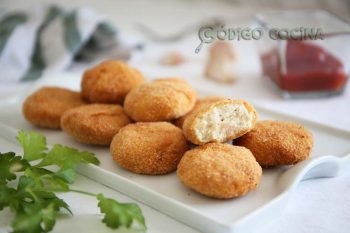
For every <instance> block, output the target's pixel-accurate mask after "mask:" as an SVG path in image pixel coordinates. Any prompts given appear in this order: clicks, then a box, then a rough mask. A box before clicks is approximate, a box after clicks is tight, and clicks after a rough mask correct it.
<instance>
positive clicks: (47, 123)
mask: <svg viewBox="0 0 350 233" xmlns="http://www.w3.org/2000/svg"><path fill="white" fill-rule="evenodd" d="M83 104H85V102H84V101H83V100H82V99H81V95H80V93H78V92H75V91H71V90H68V89H65V88H60V87H42V88H40V89H39V90H37V91H36V92H34V93H33V94H31V95H30V96H28V97H27V98H26V100H25V101H24V102H23V106H22V112H23V115H24V117H25V118H26V120H27V121H29V122H30V123H32V124H33V125H36V126H39V127H43V128H51V129H59V128H60V120H61V116H62V114H63V113H64V112H65V111H67V110H69V109H71V108H75V107H77V106H80V105H83Z"/></svg>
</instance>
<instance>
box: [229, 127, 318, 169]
mask: <svg viewBox="0 0 350 233" xmlns="http://www.w3.org/2000/svg"><path fill="white" fill-rule="evenodd" d="M234 143H235V144H236V145H240V146H244V147H247V148H248V149H250V150H251V151H252V153H253V155H254V156H255V158H256V160H257V161H258V162H259V164H260V165H261V166H278V165H292V164H295V163H298V162H300V161H303V160H305V159H307V158H309V156H310V154H311V150H312V147H313V136H312V134H311V132H310V131H309V130H307V129H306V128H304V127H303V126H302V125H300V124H297V123H291V122H282V121H260V122H258V123H257V124H256V126H255V128H254V129H253V130H252V131H250V132H249V133H247V134H245V135H244V136H242V137H240V138H237V139H236V140H235V141H234Z"/></svg>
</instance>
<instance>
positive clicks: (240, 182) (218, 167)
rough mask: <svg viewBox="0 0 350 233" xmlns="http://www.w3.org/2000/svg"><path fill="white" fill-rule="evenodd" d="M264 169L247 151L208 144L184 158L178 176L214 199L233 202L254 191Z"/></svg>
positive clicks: (186, 154)
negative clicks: (228, 199)
mask: <svg viewBox="0 0 350 233" xmlns="http://www.w3.org/2000/svg"><path fill="white" fill-rule="evenodd" d="M261 175H262V169H261V167H260V165H259V164H258V163H257V162H256V160H255V158H254V156H253V154H252V153H251V152H250V151H249V150H248V149H246V148H245V147H240V146H232V145H229V144H221V143H208V144H205V145H202V146H199V147H196V148H195V149H192V150H189V151H187V152H186V153H185V155H184V156H183V157H182V159H181V161H180V163H179V165H178V168H177V176H178V177H179V178H180V180H181V181H182V182H183V183H184V184H185V185H186V186H188V187H189V188H191V189H194V190H195V191H197V192H199V193H202V194H204V195H206V196H209V197H214V198H225V199H226V198H233V197H238V196H242V195H244V194H246V193H248V192H249V191H252V190H254V189H255V188H256V187H257V185H258V184H259V182H260V178H261Z"/></svg>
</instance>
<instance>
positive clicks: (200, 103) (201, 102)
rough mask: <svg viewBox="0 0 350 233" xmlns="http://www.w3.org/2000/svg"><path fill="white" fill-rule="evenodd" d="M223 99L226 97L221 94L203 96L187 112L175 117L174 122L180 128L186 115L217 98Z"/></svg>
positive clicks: (213, 101) (193, 112)
mask: <svg viewBox="0 0 350 233" xmlns="http://www.w3.org/2000/svg"><path fill="white" fill-rule="evenodd" d="M224 99H226V98H224V97H221V96H208V97H205V98H202V99H198V100H197V102H196V104H195V105H194V107H193V109H192V110H191V111H190V112H188V113H187V114H186V115H184V116H182V117H180V118H178V119H176V120H175V122H174V124H175V125H176V126H177V127H180V128H182V126H183V124H184V121H185V119H186V118H187V117H189V116H190V115H192V114H196V113H197V112H198V110H199V109H200V108H202V107H203V106H205V105H207V104H211V103H215V102H217V101H219V100H224Z"/></svg>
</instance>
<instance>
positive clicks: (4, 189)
mask: <svg viewBox="0 0 350 233" xmlns="http://www.w3.org/2000/svg"><path fill="white" fill-rule="evenodd" d="M17 140H18V142H19V143H20V144H21V145H22V147H23V153H24V154H23V158H22V157H20V156H16V155H15V153H13V152H9V153H5V154H1V153H0V211H1V210H2V209H4V208H6V207H9V208H10V210H11V211H12V212H14V213H15V219H14V221H13V222H12V229H13V232H14V233H42V232H49V231H51V230H52V229H53V227H54V225H55V222H56V216H57V213H58V212H59V211H60V210H61V209H65V210H67V211H68V212H69V213H71V214H72V212H71V211H70V209H69V206H68V204H67V203H66V202H64V201H63V200H62V199H60V198H58V197H57V196H56V195H55V192H68V191H75V192H78V193H84V194H88V195H92V196H96V194H93V193H90V192H87V191H81V190H73V189H69V184H71V183H73V182H74V179H75V176H76V173H75V170H74V168H75V167H76V166H77V165H78V164H87V163H93V164H99V160H98V159H97V158H96V157H95V155H94V154H93V153H90V152H87V151H78V150H76V149H74V148H70V147H65V146H62V145H54V146H53V147H52V148H51V149H50V150H49V151H48V149H47V145H46V138H45V137H44V136H43V135H41V134H39V133H35V132H29V133H26V132H24V131H20V132H19V134H18V136H17ZM31 161H35V162H34V163H35V165H32V164H31V163H30V162H31ZM51 166H57V167H58V168H59V169H58V171H56V170H57V169H56V170H55V171H52V170H49V169H50V168H51ZM20 172H21V174H20V175H19V174H18V173H20ZM17 175H19V179H18V182H17V187H15V188H13V187H12V186H13V185H14V183H12V182H11V181H12V180H15V179H16V178H17ZM97 199H98V201H99V203H98V206H99V207H100V209H101V212H102V213H104V214H105V216H104V219H103V222H104V223H106V225H107V226H109V227H111V228H118V227H120V226H124V227H127V228H130V227H131V226H132V225H133V224H134V223H135V224H137V225H138V226H139V228H140V230H142V231H145V230H146V226H145V220H144V217H143V216H142V212H141V209H140V208H139V207H138V206H137V205H136V204H132V203H125V204H124V203H119V202H117V201H115V200H113V199H110V198H105V197H104V196H103V195H102V194H98V195H97Z"/></svg>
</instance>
